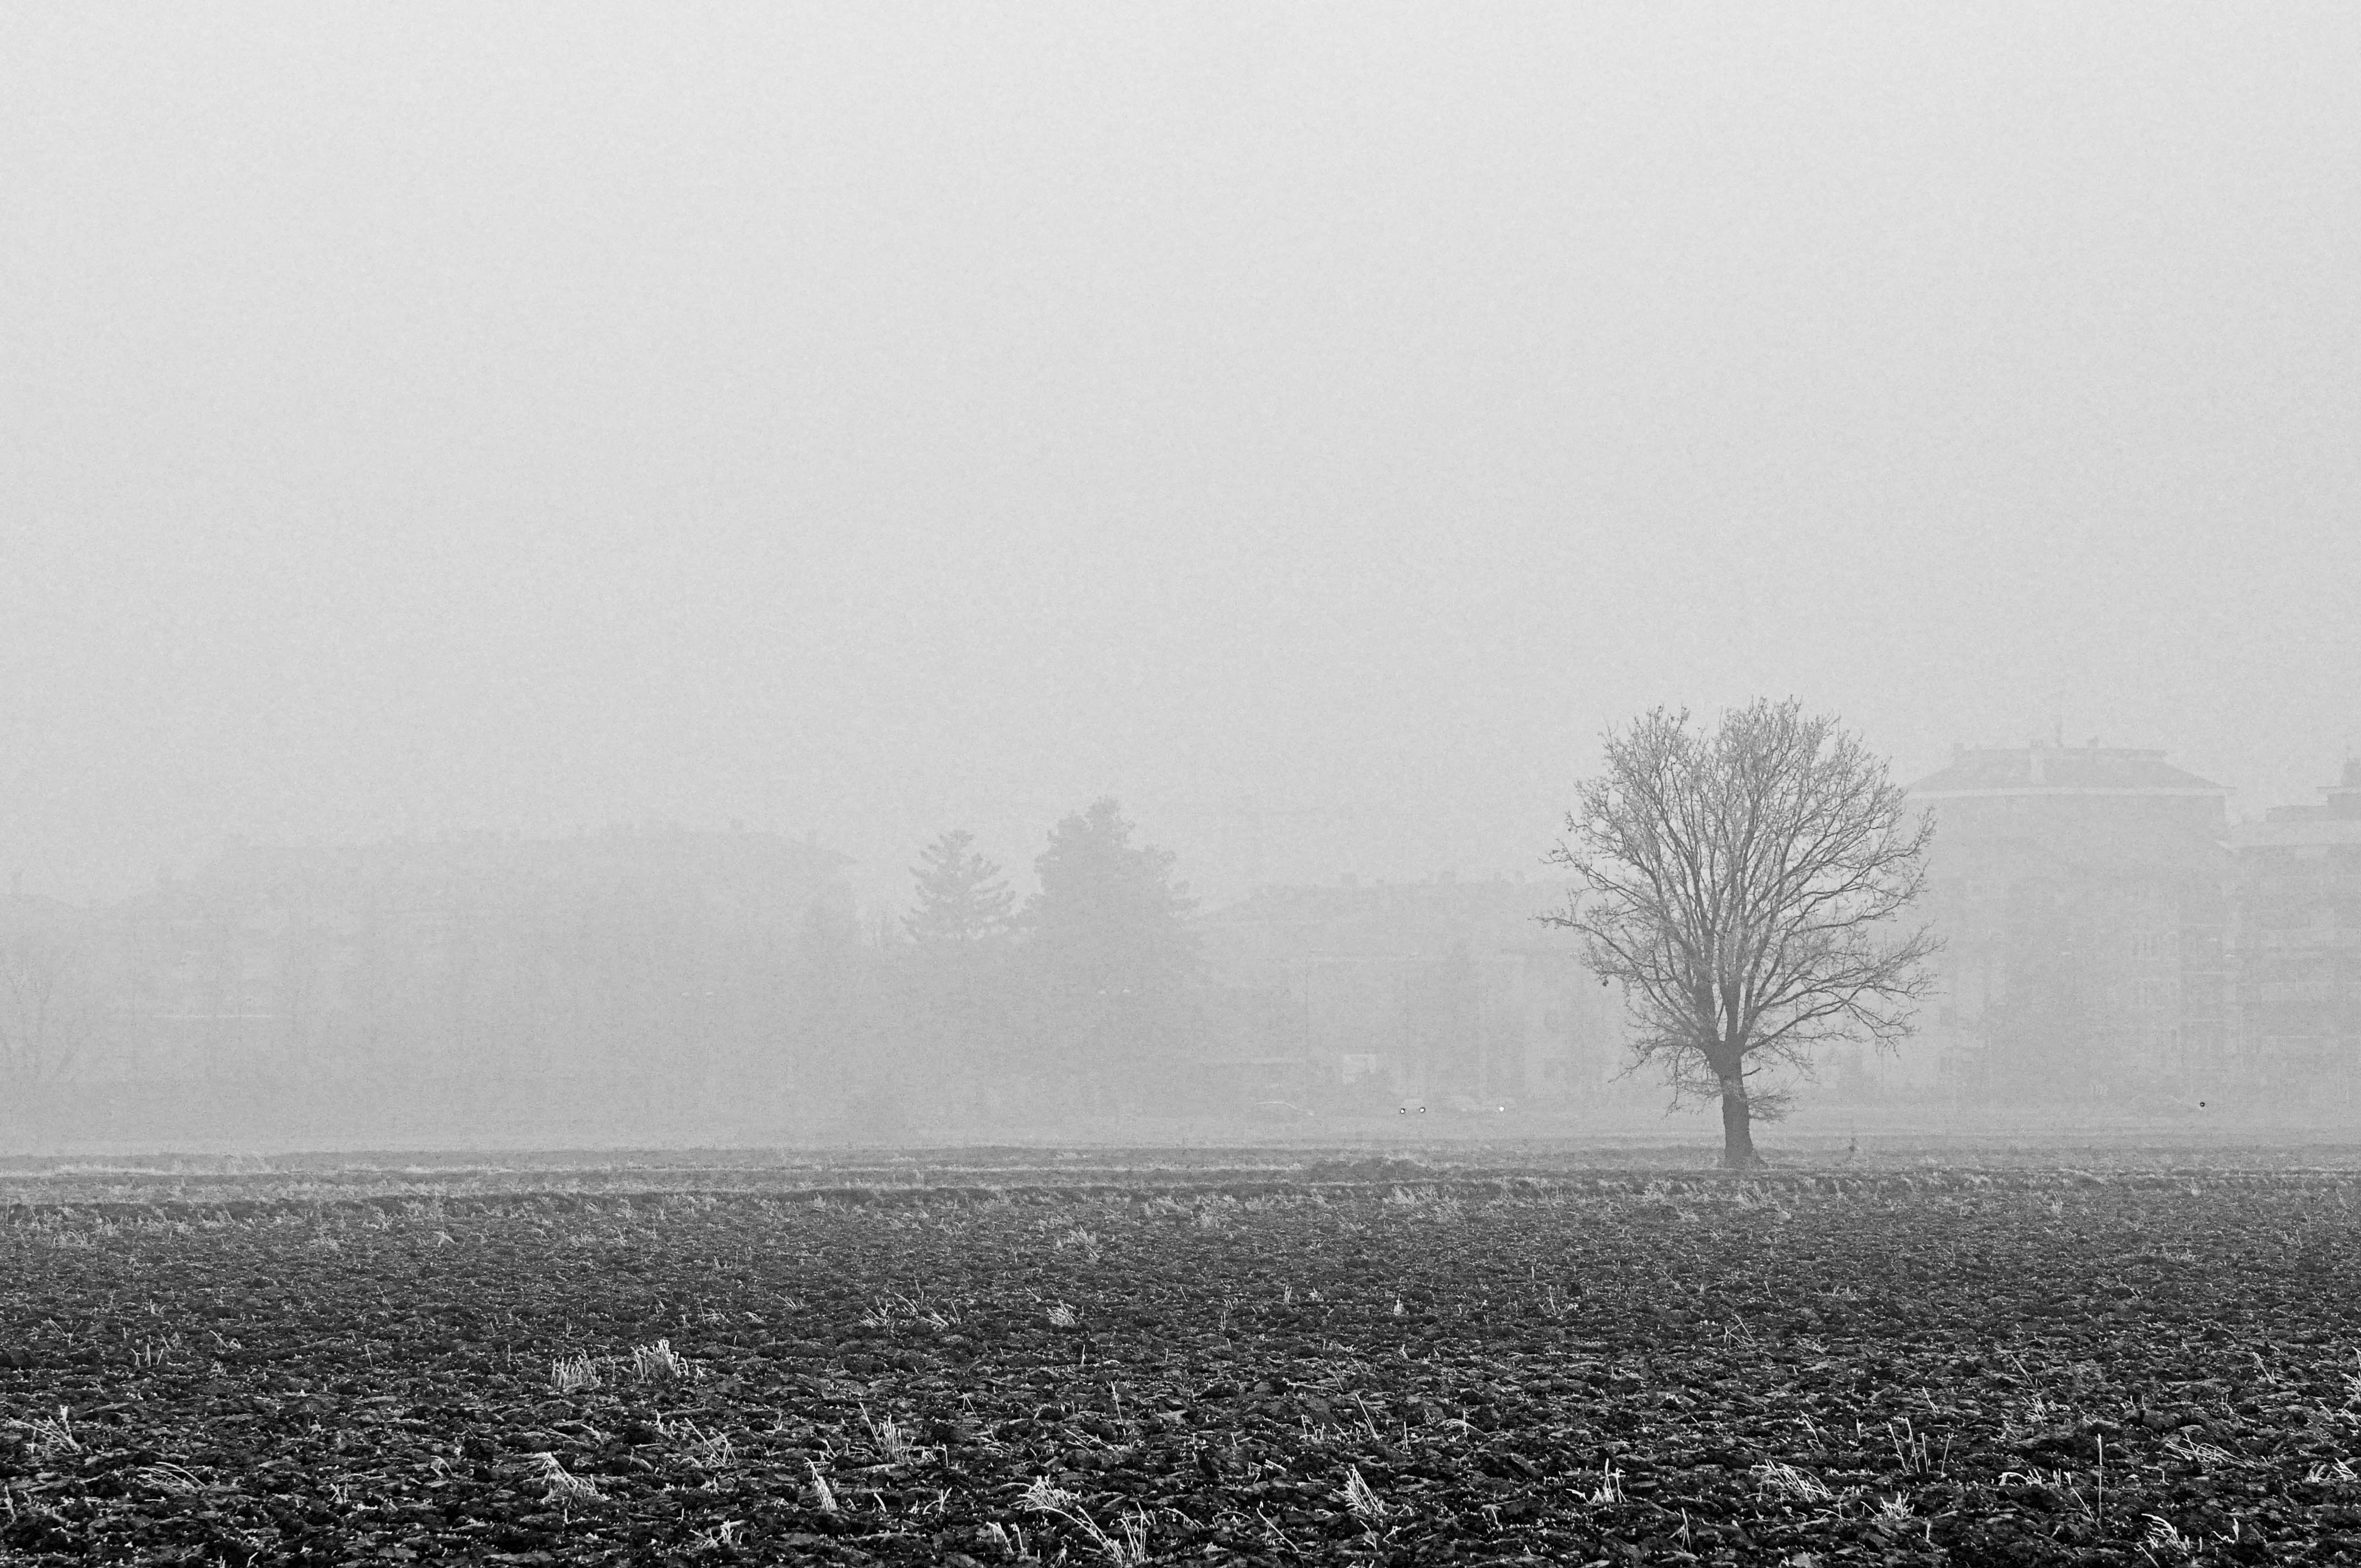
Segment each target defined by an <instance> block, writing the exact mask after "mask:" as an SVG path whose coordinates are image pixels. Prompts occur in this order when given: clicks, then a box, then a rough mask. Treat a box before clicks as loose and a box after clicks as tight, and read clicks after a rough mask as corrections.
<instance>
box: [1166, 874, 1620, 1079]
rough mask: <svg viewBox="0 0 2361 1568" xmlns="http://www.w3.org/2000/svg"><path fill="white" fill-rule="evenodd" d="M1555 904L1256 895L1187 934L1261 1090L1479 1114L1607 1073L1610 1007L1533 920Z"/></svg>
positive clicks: (1361, 889) (1341, 890) (1375, 892)
mask: <svg viewBox="0 0 2361 1568" xmlns="http://www.w3.org/2000/svg"><path fill="white" fill-rule="evenodd" d="M1565 895H1566V889H1565V887H1564V886H1563V885H1561V884H1557V883H1523V882H1510V881H1507V880H1505V879H1503V880H1499V881H1494V882H1459V881H1455V880H1451V879H1447V878H1437V879H1435V880H1434V881H1432V882H1425V883H1373V884H1368V885H1363V884H1360V883H1356V882H1355V881H1354V880H1352V879H1349V878H1348V879H1345V881H1343V882H1340V883H1330V884H1325V885H1322V886H1315V887H1271V888H1265V889H1263V890H1262V891H1261V892H1259V893H1257V894H1255V895H1254V896H1253V897H1251V898H1248V899H1246V900H1244V901H1242V902H1240V903H1238V904H1235V905H1230V906H1229V907H1227V908H1225V909H1222V910H1218V911H1215V912H1213V913H1212V914H1210V915H1208V916H1205V917H1204V918H1203V919H1202V922H1201V923H1200V929H1201V930H1202V933H1203V937H1204V941H1205V953H1206V957H1207V959H1208V962H1209V965H1210V968H1211V970H1212V972H1213V977H1214V978H1215V980H1216V981H1217V982H1218V983H1220V984H1221V985H1222V986H1223V987H1224V990H1225V991H1226V992H1227V993H1228V994H1229V995H1230V996H1231V997H1232V998H1233V999H1234V1000H1235V1001H1236V1002H1238V1003H1240V1005H1239V1006H1238V1007H1237V1008H1236V1009H1235V1013H1236V1015H1237V1016H1239V1017H1243V1018H1246V1019H1249V1020H1252V1028H1253V1036H1254V1038H1255V1039H1256V1040H1257V1045H1256V1046H1255V1047H1254V1048H1253V1049H1252V1051H1251V1053H1250V1059H1251V1060H1253V1061H1254V1062H1255V1063H1257V1065H1258V1067H1259V1069H1260V1070H1261V1071H1262V1073H1263V1075H1264V1078H1265V1080H1266V1082H1267V1084H1268V1086H1269V1089H1270V1091H1271V1092H1273V1093H1279V1092H1296V1093H1301V1094H1305V1095H1308V1096H1312V1097H1314V1098H1332V1097H1335V1098H1343V1099H1345V1100H1348V1101H1359V1102H1366V1103H1367V1106H1368V1107H1370V1108H1375V1107H1376V1106H1377V1105H1378V1102H1385V1103H1386V1104H1388V1105H1390V1104H1392V1103H1393V1102H1396V1101H1398V1100H1412V1101H1417V1102H1431V1103H1432V1105H1433V1108H1434V1109H1436V1110H1444V1109H1449V1108H1457V1109H1462V1110H1471V1109H1476V1108H1478V1107H1481V1108H1486V1109H1489V1108H1492V1107H1497V1106H1499V1105H1501V1104H1504V1103H1508V1102H1516V1101H1532V1100H1535V1099H1544V1100H1555V1099H1562V1098H1565V1097H1568V1096H1575V1097H1580V1096H1583V1095H1586V1094H1589V1093H1594V1092H1596V1091H1597V1087H1598V1084H1599V1083H1600V1082H1601V1081H1602V1080H1604V1079H1605V1078H1606V1077H1607V1076H1608V1075H1609V1072H1610V1071H1611V1070H1612V1069H1613V1068H1614V1067H1615V1066H1616V1065H1617V1064H1618V1062H1619V1059H1620V1058H1619V1057H1618V1053H1619V1052H1620V1046H1621V1039H1622V1035H1621V1016H1622V1014H1621V997H1620V992H1611V991H1607V990H1602V989H1600V987H1599V985H1598V981H1597V980H1596V978H1594V977H1592V976H1591V975H1590V974H1589V973H1588V971H1587V970H1584V969H1583V967H1582V965H1581V963H1580V961H1579V960H1578V959H1577V958H1576V950H1577V949H1576V943H1575V941H1574V939H1573V938H1571V937H1570V936H1569V935H1568V934H1567V933H1565V932H1564V931H1558V930H1554V929H1551V928H1549V927H1544V926H1543V925H1541V924H1540V923H1539V922H1538V921H1537V920H1536V919H1535V918H1534V917H1535V916H1538V915H1540V914H1542V913H1543V912H1544V911H1546V910H1549V909H1552V908H1556V907H1562V906H1563V905H1564V904H1565Z"/></svg>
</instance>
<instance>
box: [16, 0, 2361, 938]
mask: <svg viewBox="0 0 2361 1568" xmlns="http://www.w3.org/2000/svg"><path fill="white" fill-rule="evenodd" d="M2356 60H2361V8H2355V7H2351V6H2346V5H2333V6H2331V5H2272V6H2207V7H2197V6H2158V5H2136V6H2135V5H2124V6H2105V5H2072V6H2059V5H2029V6H2024V7H2009V6H2003V5H1986V4H1978V5H1957V6H1951V7H1948V8H1945V7H1935V6H1923V5H1922V6H1913V7H1908V8H1898V7H1892V6H1877V5H1861V6H1855V7H1839V8H1814V7H1806V6H1796V5H1782V6H1776V7H1770V6H1757V7H1735V6H1713V7H1706V8H1699V9H1691V10H1683V9H1676V8H1671V7H1666V6H1663V5H1631V6H1626V7H1622V8H1620V9H1618V10H1612V11H1608V10H1597V9H1575V8H1570V7H1566V6H1563V5H1547V6H1536V7H1530V8H1520V7H1515V6H1507V5H1499V6H1480V7H1478V6H1464V5H1434V6H1430V7H1424V8H1389V7H1381V6H1373V5H1337V6H1332V7H1318V8H1314V7H1303V6H1295V7H1288V6H1277V7H1275V6H1270V5H1259V4H1257V5H1238V6H1231V7H1224V6H1217V5H1187V6H1165V5H1159V6H1139V7H1126V6H1120V5H1107V4H1104V3H1095V0H1094V3H1093V4H1089V5H1076V6H1073V7H1071V8H1067V9H1059V8H1056V7H1051V6H1047V5H1033V6H1026V7H1018V8H1010V7H964V8H957V9H933V8H926V7H917V6H899V7H882V6H849V5H818V6H789V5H747V6H742V7H739V6H726V5H712V6H703V7H687V6H645V7H640V8H636V9H630V10H625V9H618V8H613V7H606V6H591V5H578V4H569V5H562V6H547V7H539V8H534V7H518V6H500V7H487V6H478V5H467V6H456V5H455V6H436V5H378V6H374V7H362V6H334V7H330V6H318V5H290V6H287V7H284V8H268V7H258V6H243V5H204V6H181V7H139V8H122V9H116V8H109V7H104V6H100V5H66V6H52V5H31V4H25V5H10V6H8V7H7V8H5V10H0V443H5V444H0V683H5V685H0V694H4V695H5V711H0V866H5V868H7V869H10V870H16V871H21V872H22V875H23V878H24V885H25V886H26V888H27V891H38V892H48V893H53V894H60V895H62V896H67V897H74V898H86V897H98V896H106V895H111V894H118V893H121V892H124V891H126V890H130V889H135V888H137V887H138V886H141V885H144V884H145V883H146V882H147V881H148V879H149V878H150V877H152V875H153V874H154V872H155V871H156V869H157V868H158V867H159V866H162V865H177V866H185V865H188V864H190V863H192V861H195V860H196V859H197V858H199V857H200V856H201V855H202V854H203V853H204V852H205V851H207V850H209V849H210V848H211V847H212V846H213V845H214V844H215V843H217V842H218V841H219V839H221V838H222V837H223V836H224V835H225V834H232V833H239V834H246V835H250V836H253V837H256V838H260V839H302V838H306V837H313V836H317V837H321V838H324V839H351V838H367V837H374V836H379V835H384V834H392V833H405V832H407V833H436V832H442V831H448V830H452V829H458V828H501V829H507V828H515V829H521V830H522V831H525V832H529V833H538V832H551V831H570V830H572V829H573V828H576V827H577V825H582V824H589V825H593V826H596V825H599V824H604V823H608V822H610V821H615V820H640V819H644V818H646V817H664V818H672V819H676V820H679V821H682V822H684V823H688V824H691V825H714V826H718V825H720V824H722V823H725V822H727V821H728V820H729V819H730V818H732V817H742V818H744V819H746V821H747V822H749V823H750V824H752V825H756V826H762V827H769V828H782V829H785V830H789V831H793V832H796V833H802V832H804V831H806V830H807V829H809V830H815V831H817V833H818V836H819V838H820V839H821V840H822V841H823V842H827V843H830V844H834V845H836V846H838V847H840V848H841V849H843V850H847V851H848V852H850V853H852V854H854V855H856V856H858V857H860V858H861V860H862V862H863V873H862V874H863V878H864V882H865V883H866V885H869V886H871V887H873V888H876V889H886V888H898V887H899V886H900V885H901V883H902V881H903V873H902V868H903V867H904V866H905V865H906V863H907V862H908V861H909V860H910V859H911V858H912V854H913V851H914V850H915V849H916V847H917V844H918V842H919V841H921V840H922V839H924V838H926V837H927V836H928V835H929V834H931V833H932V832H933V831H935V830H936V829H939V828H945V827H950V826H956V825H962V824H963V825H967V826H970V827H972V828H975V829H976V830H977V831H978V833H979V834H980V836H981V838H982V839H983V842H984V844H985V845H986V847H988V848H989V849H991V850H994V852H996V853H998V854H1000V855H1001V856H1003V857H1005V859H1007V860H1008V861H1011V862H1012V863H1013V864H1021V863H1022V862H1025V861H1029V859H1030V857H1031V856H1032V855H1033V854H1034V853H1035V852H1036V851H1037V850H1038V847H1039V841H1040V837H1041V834H1042V832H1043V830H1044V829H1046V828H1047V827H1048V825H1049V821H1050V819H1051V818H1052V817H1055V816H1056V815H1057V814H1058V813H1060V811H1062V810H1065V809H1069V808H1071V807H1073V806H1079V805H1080V804H1082V802H1084V801H1086V800H1087V799H1089V798H1090V797H1091V796H1093V795H1096V794H1098V793H1101V792H1108V791H1112V792H1114V793H1115V794H1117V795H1121V796H1122V797H1123V798H1124V799H1125V800H1126V802H1127V803H1129V804H1130V805H1132V806H1133V807H1134V808H1135V815H1137V817H1139V818H1140V819H1141V820H1142V822H1143V824H1144V825H1146V826H1147V827H1148V828H1149V829H1150V830H1151V831H1152V832H1153V834H1154V836H1155V837H1157V838H1159V839H1162V840H1163V841H1166V842H1169V843H1172V844H1174V845H1176V846H1177V847H1179V848H1180V849H1181V850H1183V851H1184V866H1183V870H1184V872H1187V871H1189V870H1191V865H1190V864H1189V863H1187V861H1188V859H1189V858H1193V859H1194V860H1195V861H1196V862H1197V864H1196V867H1195V869H1196V870H1197V872H1198V874H1199V877H1200V880H1201V882H1203V883H1211V884H1212V885H1213V888H1215V889H1216V890H1218V889H1220V888H1221V887H1222V885H1223V884H1224V881H1225V880H1233V881H1234V880H1236V879H1237V878H1238V877H1239V876H1241V875H1242V874H1243V873H1242V872H1241V871H1240V869H1239V865H1238V860H1239V855H1240V853H1241V852H1242V851H1241V850H1240V848H1239V845H1240V842H1241V839H1240V836H1239V833H1238V831H1237V828H1236V823H1235V819H1226V818H1224V815H1223V812H1224V809H1225V807H1226V806H1227V805H1228V803H1232V802H1235V800H1236V799H1237V798H1238V797H1240V796H1243V795H1253V796H1255V797H1257V800H1258V801H1259V803H1260V804H1261V805H1262V806H1266V807H1269V808H1273V809H1279V808H1284V809H1287V810H1290V811H1299V810H1301V811H1310V810H1317V811H1319V812H1321V813H1323V815H1321V816H1318V817H1273V818H1272V819H1271V821H1270V823H1269V825H1268V841H1267V843H1266V846H1265V860H1266V864H1265V866H1264V871H1265V873H1266V874H1274V875H1285V876H1290V877H1292V876H1302V877H1322V878H1324V877H1328V876H1333V875H1334V874H1335V873H1336V872H1340V871H1344V870H1348V869H1350V870H1355V871H1357V872H1361V873H1362V874H1364V875H1367V876H1396V877H1409V876H1422V875H1425V874H1428V873H1430V872H1435V871H1439V870H1444V869H1452V870H1455V871H1457V872H1460V873H1461V874H1463V875H1466V874H1475V875H1482V874H1491V873H1494V872H1515V871H1538V869H1539V868H1538V867H1537V865H1536V863H1535V859H1536V857H1537V856H1538V855H1539V854H1540V853H1541V852H1542V850H1543V849H1545V848H1546V847H1547V844H1548V842H1549V840H1550V839H1551V838H1552V836H1553V835H1554V831H1555V828H1556V826H1557V815H1558V813H1559V812H1560V810H1561V809H1562V807H1563V806H1564V805H1565V802H1566V800H1567V799H1568V796H1569V786H1570V784H1571V782H1572V781H1573V780H1574V779H1575V778H1576V777H1577V776H1578V775H1580V774H1582V773H1586V772H1587V771H1590V770H1591V769H1592V768H1593V767H1594V765H1595V763H1596V760H1597V744H1596V742H1597V736H1598V730H1599V729H1600V728H1601V727H1602V726H1603V725H1605V724H1606V723H1608V722H1609V721H1610V720H1618V719H1620V718H1625V717H1627V716H1629V715H1630V714H1631V713H1632V712H1633V711H1634V710H1636V709H1639V708H1642V707H1646V706H1648V705H1650V704H1653V703H1656V702H1660V701H1662V702H1674V703H1687V704H1690V705H1693V706H1695V707H1699V708H1707V709H1709V708H1712V707H1719V706H1720V705H1722V704H1725V703H1730V702H1735V701H1741V700H1743V699H1745V698H1746V697H1748V696H1752V695H1754V694H1757V693H1767V694H1770V695H1773V696H1784V695H1789V694H1793V695H1795V696H1801V697H1803V698H1804V699H1805V700H1806V702H1808V703H1809V704H1811V705H1813V706H1814V707H1822V708H1832V709H1835V710H1837V711H1839V712H1840V713H1841V714H1843V715H1844V716H1845V717H1846V718H1848V719H1850V721H1851V722H1852V723H1853V724H1854V725H1856V726H1857V727H1858V728H1859V729H1861V731H1862V732H1863V734H1864V735H1865V736H1866V738H1867V739H1868V740H1870V742H1871V743H1872V744H1873V745H1874V746H1876V747H1878V748H1880V749H1882V750H1883V751H1886V752H1888V753H1890V754H1891V755H1892V756H1893V757H1894V760H1895V764H1896V767H1897V769H1898V771H1900V772H1901V773H1904V774H1905V775H1908V776H1916V774H1919V773H1926V772H1928V771H1931V770H1932V769H1934V768H1935V767H1937V766H1938V765H1940V763H1941V762H1942V761H1943V758H1944V756H1945V755H1946V753H1947V751H1948V749H1949V745H1950V743H1951V742H1952V741H1953V740H1968V741H1971V742H1974V741H1985V742H1993V743H1999V742H2022V741H2023V740H2025V739H2026V738H2027V737H2029V736H2031V735H2033V734H2035V733H2045V734H2046V733H2048V732H2049V731H2050V729H2051V728H2052V726H2053V725H2058V724H2062V726H2063V729H2064V732H2065V734H2066V736H2067V738H2068V739H2069V740H2072V741H2075V742H2080V741H2081V740H2087V739H2089V738H2090V737H2092V736H2093V735H2095V736H2098V737H2101V738H2102V739H2103V740H2105V741H2106V742H2108V743H2111V744H2130V745H2147V746H2157V747H2163V748H2166V749H2168V750H2169V752H2170V754H2171V755H2172V757H2173V758H2174V759H2175V760H2176V761H2178V762H2182V763H2183V764H2185V765H2187V766H2190V767H2191V768H2194V769H2196V770H2198V771H2199V772H2202V773H2207V774H2209V775H2211V776H2213V777H2214V778H2217V779H2219V780H2221V781H2222V782H2224V783H2225V784H2232V785H2234V786H2235V787H2236V788H2237V789H2238V791H2239V795H2238V796H2237V799H2236V803H2235V804H2236V808H2237V809H2239V810H2242V811H2257V810H2259V809H2260V808H2261V807H2262V806H2265V805H2268V804H2272V803H2276V802H2279V801H2283V800H2293V799H2303V798H2308V797H2309V795H2310V792H2311V789H2312V786H2313V785H2316V784H2320V783H2322V782H2324V781H2325V780H2326V779H2327V778H2328V777H2329V776H2330V775H2331V774H2332V773H2334V770H2335V769H2336V767H2337V766H2338V764H2339V763H2340V762H2342V760H2343V759H2344V758H2345V756H2346V755H2347V754H2348V753H2350V752H2351V751H2353V749H2354V748H2355V747H2356V745H2361V630H2356V628H2361V616H2356V596H2361V506H2356V501H2361V440H2356V433H2361V178H2357V177H2356V167H2361V93H2356V92H2355V91H2354V90H2353V71H2354V65H2355V62H2356ZM1224 857H1226V861H1225V860H1224Z"/></svg>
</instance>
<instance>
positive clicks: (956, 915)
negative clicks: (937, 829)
mask: <svg viewBox="0 0 2361 1568" xmlns="http://www.w3.org/2000/svg"><path fill="white" fill-rule="evenodd" d="M974 844H975V836H974V835H973V834H972V833H969V832H967V831H966V830H964V829H962V828H953V829H952V830H950V832H948V833H945V834H944V835H943V836H942V837H940V838H939V839H936V840H935V841H934V842H933V843H931V844H929V845H928V846H927V847H926V848H925V849H923V850H919V851H918V863H917V866H915V867H914V868H912V870H911V873H910V874H911V875H912V876H913V877H914V878H916V879H917V884H918V907H917V911H916V912H915V913H913V914H911V915H909V916H906V917H905V918H904V920H903V922H902V925H903V928H904V929H906V931H908V932H909V933H910V938H911V939H912V940H913V941H916V942H918V943H920V944H922V945H926V944H949V945H952V946H956V947H961V948H968V947H976V946H981V945H983V944H985V943H988V942H991V941H994V940H995V939H996V938H1002V937H1005V936H1006V935H1007V934H1008V931H1009V928H1010V922H1011V917H1012V916H1013V914H1014V912H1015V910H1016V894H1013V893H1011V892H1009V891H1008V883H1006V882H1005V881H1003V880H1002V878H1001V874H1000V868H999V867H998V866H996V865H994V863H993V862H992V861H988V860H986V859H985V858H984V857H983V855H982V854H980V853H978V852H977V851H976V850H975V848H974Z"/></svg>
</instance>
